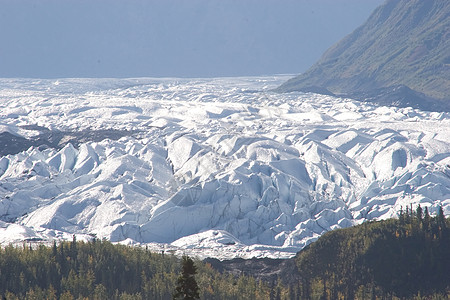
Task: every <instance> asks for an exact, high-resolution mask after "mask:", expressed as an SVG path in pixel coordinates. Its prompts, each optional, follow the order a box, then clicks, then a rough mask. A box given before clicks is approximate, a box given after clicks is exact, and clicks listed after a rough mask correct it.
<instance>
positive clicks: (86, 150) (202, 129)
mask: <svg viewBox="0 0 450 300" xmlns="http://www.w3.org/2000/svg"><path fill="white" fill-rule="evenodd" d="M289 78H290V76H286V75H284V76H281V75H280V76H265V77H239V78H213V79H177V78H165V79H153V78H139V79H59V80H37V79H0V151H1V156H0V243H1V244H3V245H5V244H8V243H22V242H23V241H28V242H43V243H47V242H52V241H53V240H54V239H70V240H71V239H72V235H73V234H76V236H77V238H78V239H89V238H92V237H94V236H95V237H97V238H106V239H109V240H111V241H113V242H120V243H126V244H136V245H147V246H148V247H149V248H151V249H155V250H158V251H162V250H164V251H169V252H174V253H176V254H182V253H186V254H191V255H197V256H199V257H207V256H209V257H217V258H221V259H223V258H232V257H243V258H250V257H254V256H256V257H290V256H293V255H294V254H295V253H296V252H297V251H299V250H300V249H301V248H303V247H304V246H305V245H307V244H308V243H310V242H312V241H314V240H316V239H317V238H318V237H319V236H320V235H321V234H323V233H324V232H326V231H329V230H332V229H336V228H343V227H348V226H352V225H354V224H359V223H361V222H364V221H366V220H377V219H385V218H390V217H394V216H396V215H397V213H398V211H399V210H400V208H401V207H403V209H405V208H406V207H411V205H412V207H413V209H415V208H416V207H417V205H418V204H420V205H421V206H422V207H425V206H426V207H428V209H429V211H430V212H431V213H436V211H437V209H438V207H439V206H443V208H444V212H445V214H450V118H449V117H450V114H449V113H439V112H426V111H419V110H415V109H411V108H396V107H377V106H374V105H371V104H366V103H361V102H357V101H354V100H351V99H342V98H335V97H331V96H323V95H318V94H305V93H287V94H278V93H274V92H271V89H273V88H275V87H277V86H278V85H280V84H281V83H283V82H284V81H286V80H287V79H289Z"/></svg>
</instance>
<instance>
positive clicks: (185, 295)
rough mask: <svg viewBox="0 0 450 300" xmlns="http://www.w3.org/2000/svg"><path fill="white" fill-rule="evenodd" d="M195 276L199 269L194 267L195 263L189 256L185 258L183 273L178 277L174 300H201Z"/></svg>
mask: <svg viewBox="0 0 450 300" xmlns="http://www.w3.org/2000/svg"><path fill="white" fill-rule="evenodd" d="M195 274H197V267H196V266H195V265H194V261H193V260H192V259H190V258H189V257H188V256H183V262H182V272H181V275H180V277H178V280H177V287H176V289H175V293H174V295H173V299H185V300H193V299H200V295H199V288H198V285H197V281H196V280H195Z"/></svg>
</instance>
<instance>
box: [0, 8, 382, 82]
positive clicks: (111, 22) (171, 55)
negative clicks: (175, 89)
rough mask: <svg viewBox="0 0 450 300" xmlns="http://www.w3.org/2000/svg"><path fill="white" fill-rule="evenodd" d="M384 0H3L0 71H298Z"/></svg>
mask: <svg viewBox="0 0 450 300" xmlns="http://www.w3.org/2000/svg"><path fill="white" fill-rule="evenodd" d="M382 2H383V0H121V1H118V0H0V77H42V78H57V77H140V76H151V77H165V76H176V77H211V76H239V75H266V74H280V73H300V72H302V71H305V70H306V69H307V68H308V67H309V66H310V65H311V64H313V63H314V62H315V61H316V60H317V59H318V58H319V57H320V56H321V54H322V53H323V52H324V51H325V50H326V49H327V48H328V47H329V46H331V45H332V44H334V43H335V42H337V41H338V40H339V39H341V38H342V37H344V36H345V35H346V34H349V33H350V32H352V31H353V30H354V29H355V28H356V27H357V26H359V25H361V24H362V23H363V22H364V21H365V20H366V19H367V18H368V16H369V15H370V13H371V12H372V11H373V9H374V8H376V7H377V6H378V5H380V4H382Z"/></svg>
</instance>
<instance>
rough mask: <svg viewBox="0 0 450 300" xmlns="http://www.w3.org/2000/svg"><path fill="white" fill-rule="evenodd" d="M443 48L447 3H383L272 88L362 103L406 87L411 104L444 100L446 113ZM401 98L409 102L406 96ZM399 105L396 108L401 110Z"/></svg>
mask: <svg viewBox="0 0 450 300" xmlns="http://www.w3.org/2000/svg"><path fill="white" fill-rule="evenodd" d="M449 49H450V1H447V0H429V1H423V0H388V1H386V2H385V3H384V4H383V5H382V6H380V7H378V8H377V9H376V10H375V11H374V12H373V13H372V15H371V16H370V17H369V19H368V20H367V21H366V23H365V24H363V25H362V26H361V27H359V28H357V29H356V30H355V31H354V32H353V33H351V34H350V35H348V36H347V37H345V38H344V39H342V40H341V41H340V42H338V43H337V44H336V45H334V46H333V47H331V48H330V49H329V50H328V51H326V52H325V54H324V55H323V56H322V58H321V59H320V60H319V61H318V62H317V63H316V64H315V65H313V66H312V67H311V68H310V69H309V70H308V71H307V72H305V73H304V74H301V75H299V76H298V77H295V78H293V79H291V80H289V81H287V82H286V83H284V84H283V85H282V86H280V87H279V89H278V90H279V91H283V92H288V91H304V90H305V89H310V88H311V87H319V88H325V89H328V90H330V91H331V92H333V93H335V94H345V95H349V96H353V97H354V98H355V99H358V98H362V99H365V97H364V95H363V93H368V92H369V93H371V92H372V91H375V90H378V89H380V88H388V87H395V86H406V87H408V88H409V89H411V90H413V91H415V95H416V96H417V97H419V99H418V100H417V101H416V102H417V103H415V104H414V103H413V105H412V106H416V107H417V106H418V107H420V102H421V101H429V100H430V99H429V98H434V99H438V100H445V102H440V105H444V106H445V109H446V110H448V109H449V108H450V106H449V105H448V104H449V101H450V99H449V95H450V51H449ZM403 95H404V97H403V98H405V99H407V98H411V95H410V94H409V95H408V93H405V94H403ZM384 99H386V97H384ZM444 103H445V104H444ZM393 104H394V105H395V104H396V103H393ZM402 104H403V103H401V102H400V103H397V106H407V105H402ZM410 105H411V104H410ZM437 109H439V107H433V110H437Z"/></svg>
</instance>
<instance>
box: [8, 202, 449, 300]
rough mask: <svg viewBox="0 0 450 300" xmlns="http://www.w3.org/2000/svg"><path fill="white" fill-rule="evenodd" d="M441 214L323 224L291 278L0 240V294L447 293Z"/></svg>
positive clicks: (105, 245) (280, 297) (126, 252)
mask: <svg viewBox="0 0 450 300" xmlns="http://www.w3.org/2000/svg"><path fill="white" fill-rule="evenodd" d="M449 251H450V219H449V218H447V219H446V218H445V216H444V213H443V210H442V208H440V209H439V212H438V214H437V215H436V216H430V214H429V212H428V209H427V208H425V209H424V210H422V208H421V207H420V206H418V207H417V208H416V210H413V209H412V208H407V209H406V210H401V211H400V212H399V216H398V218H397V219H389V220H384V221H375V222H366V223H363V224H361V225H358V226H354V227H351V228H346V229H339V230H335V231H331V232H328V233H325V234H324V235H322V236H321V237H320V238H319V239H318V240H317V241H316V242H314V243H312V244H310V245H309V246H307V247H306V248H304V249H303V250H302V251H300V252H299V253H298V254H297V256H296V257H295V259H293V263H295V264H296V265H297V268H298V271H299V272H298V273H299V274H300V275H296V277H295V280H290V282H289V283H286V284H284V283H283V282H282V281H281V280H278V281H276V282H263V281H261V280H257V279H255V278H254V277H252V276H251V274H249V275H242V276H233V275H231V274H226V273H224V274H221V273H219V272H218V271H216V270H215V269H213V268H212V266H211V265H210V264H208V263H205V262H201V261H197V260H192V259H191V258H188V257H186V256H185V257H183V258H181V259H180V258H177V257H175V256H174V255H172V254H163V253H154V252H151V251H149V250H148V249H146V248H143V247H130V246H124V245H115V244H112V243H110V242H108V241H106V240H98V239H94V240H92V241H89V242H83V241H81V242H80V241H76V239H75V238H74V239H73V240H72V241H71V242H60V243H59V244H57V243H53V245H52V246H45V245H38V246H34V247H32V246H30V245H29V244H23V246H20V247H15V246H12V245H9V246H6V247H0V297H1V298H2V299H49V300H52V299H64V300H65V299H77V300H78V299H83V300H84V299H87V300H90V299H114V300H128V299H140V300H141V299H198V298H200V299H270V300H294V299H317V300H326V299H330V300H334V299H344V300H346V299H371V300H372V299H373V300H376V299H383V300H384V299H448V296H449V294H450V272H449V270H450V255H449V254H450V252H449Z"/></svg>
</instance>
